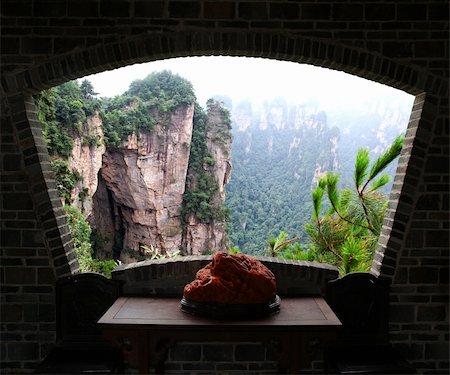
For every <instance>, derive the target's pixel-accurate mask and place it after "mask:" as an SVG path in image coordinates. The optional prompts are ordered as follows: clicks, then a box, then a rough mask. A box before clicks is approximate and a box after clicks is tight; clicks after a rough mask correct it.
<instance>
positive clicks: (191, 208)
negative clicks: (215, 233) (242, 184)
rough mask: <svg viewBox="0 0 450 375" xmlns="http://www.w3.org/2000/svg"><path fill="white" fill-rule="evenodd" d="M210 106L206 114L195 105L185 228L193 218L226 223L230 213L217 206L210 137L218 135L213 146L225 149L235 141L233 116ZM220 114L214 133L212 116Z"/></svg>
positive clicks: (214, 104)
mask: <svg viewBox="0 0 450 375" xmlns="http://www.w3.org/2000/svg"><path fill="white" fill-rule="evenodd" d="M207 106H208V108H207V112H205V111H204V110H203V108H202V107H201V106H200V105H199V104H198V103H196V105H195V111H194V121H193V131H192V142H191V151H190V156H189V167H188V175H187V181H186V191H185V193H184V196H183V204H182V207H181V217H182V220H183V223H184V224H186V220H187V219H188V217H189V216H191V215H193V216H194V217H195V218H196V219H197V220H199V221H200V222H204V223H210V222H211V221H212V220H219V221H226V220H227V218H228V209H227V208H226V207H225V206H223V205H217V204H215V202H214V200H215V198H216V194H217V192H218V190H219V185H218V181H217V180H216V178H215V176H214V166H215V164H216V161H215V159H214V158H213V156H212V154H211V153H210V151H209V149H208V144H207V135H208V134H211V132H212V131H214V139H213V142H215V143H217V144H219V145H223V142H224V141H225V140H226V139H228V140H230V139H231V120H230V115H229V112H228V111H227V110H226V109H225V108H223V107H222V106H220V104H219V103H217V102H216V101H214V100H212V99H210V100H209V101H208V103H207ZM217 110H219V111H220V119H219V120H218V121H217V122H215V123H214V129H210V127H211V126H212V125H211V124H210V123H209V122H208V116H211V112H212V111H217Z"/></svg>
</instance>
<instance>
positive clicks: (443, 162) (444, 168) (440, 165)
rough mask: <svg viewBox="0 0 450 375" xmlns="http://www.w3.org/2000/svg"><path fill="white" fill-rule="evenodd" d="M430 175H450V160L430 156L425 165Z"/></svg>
mask: <svg viewBox="0 0 450 375" xmlns="http://www.w3.org/2000/svg"><path fill="white" fill-rule="evenodd" d="M425 169H426V171H427V172H428V173H446V174H448V173H449V163H448V158H446V157H444V156H442V157H440V156H429V157H428V159H427V162H426V164H425Z"/></svg>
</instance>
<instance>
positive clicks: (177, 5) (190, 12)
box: [169, 1, 200, 18]
mask: <svg viewBox="0 0 450 375" xmlns="http://www.w3.org/2000/svg"><path fill="white" fill-rule="evenodd" d="M169 17H175V18H199V17H200V3H199V2H196V1H188V2H182V1H172V2H170V3H169Z"/></svg>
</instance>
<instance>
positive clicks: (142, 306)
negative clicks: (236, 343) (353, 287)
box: [98, 297, 341, 330]
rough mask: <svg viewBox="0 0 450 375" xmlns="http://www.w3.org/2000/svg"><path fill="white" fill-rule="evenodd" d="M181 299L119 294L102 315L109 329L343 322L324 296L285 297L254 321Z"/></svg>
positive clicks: (325, 325) (327, 326)
mask: <svg viewBox="0 0 450 375" xmlns="http://www.w3.org/2000/svg"><path fill="white" fill-rule="evenodd" d="M180 307H181V305H180V299H178V298H154V297H120V298H119V299H117V300H116V302H115V303H114V304H113V305H112V306H111V307H110V308H109V309H108V311H107V312H106V313H105V314H104V315H103V316H102V318H100V320H99V321H98V323H99V324H101V325H103V326H106V327H108V328H113V327H117V328H119V327H128V328H130V327H135V328H137V329H139V328H144V327H146V328H151V327H153V328H161V327H172V328H176V327H178V328H184V329H186V328H187V327H188V326H192V327H196V328H199V327H201V326H205V327H212V326H215V327H223V328H226V327H232V326H233V327H236V326H246V327H247V329H248V328H249V327H253V326H254V327H255V328H258V327H265V328H268V327H273V328H274V329H276V328H281V327H284V328H289V327H290V328H295V327H298V328H300V327H301V328H302V329H306V328H307V327H308V326H309V327H311V328H312V327H314V329H316V330H317V329H320V327H323V328H324V329H330V328H332V327H339V326H340V325H341V323H340V321H339V319H338V318H337V317H336V315H335V314H334V313H333V311H332V310H331V309H330V307H329V306H328V305H327V303H326V302H325V301H324V300H323V298H321V297H298V298H282V299H281V307H280V312H279V313H277V314H275V315H273V316H268V317H264V318H258V319H251V320H248V319H247V320H216V319H210V318H202V317H199V316H194V315H191V314H188V313H186V312H183V311H181V308H180Z"/></svg>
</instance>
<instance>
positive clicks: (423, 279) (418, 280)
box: [409, 267, 439, 284]
mask: <svg viewBox="0 0 450 375" xmlns="http://www.w3.org/2000/svg"><path fill="white" fill-rule="evenodd" d="M438 276H439V274H438V273H437V272H436V268H434V267H411V268H410V270H409V282H410V283H412V284H433V283H435V282H437V280H438Z"/></svg>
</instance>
